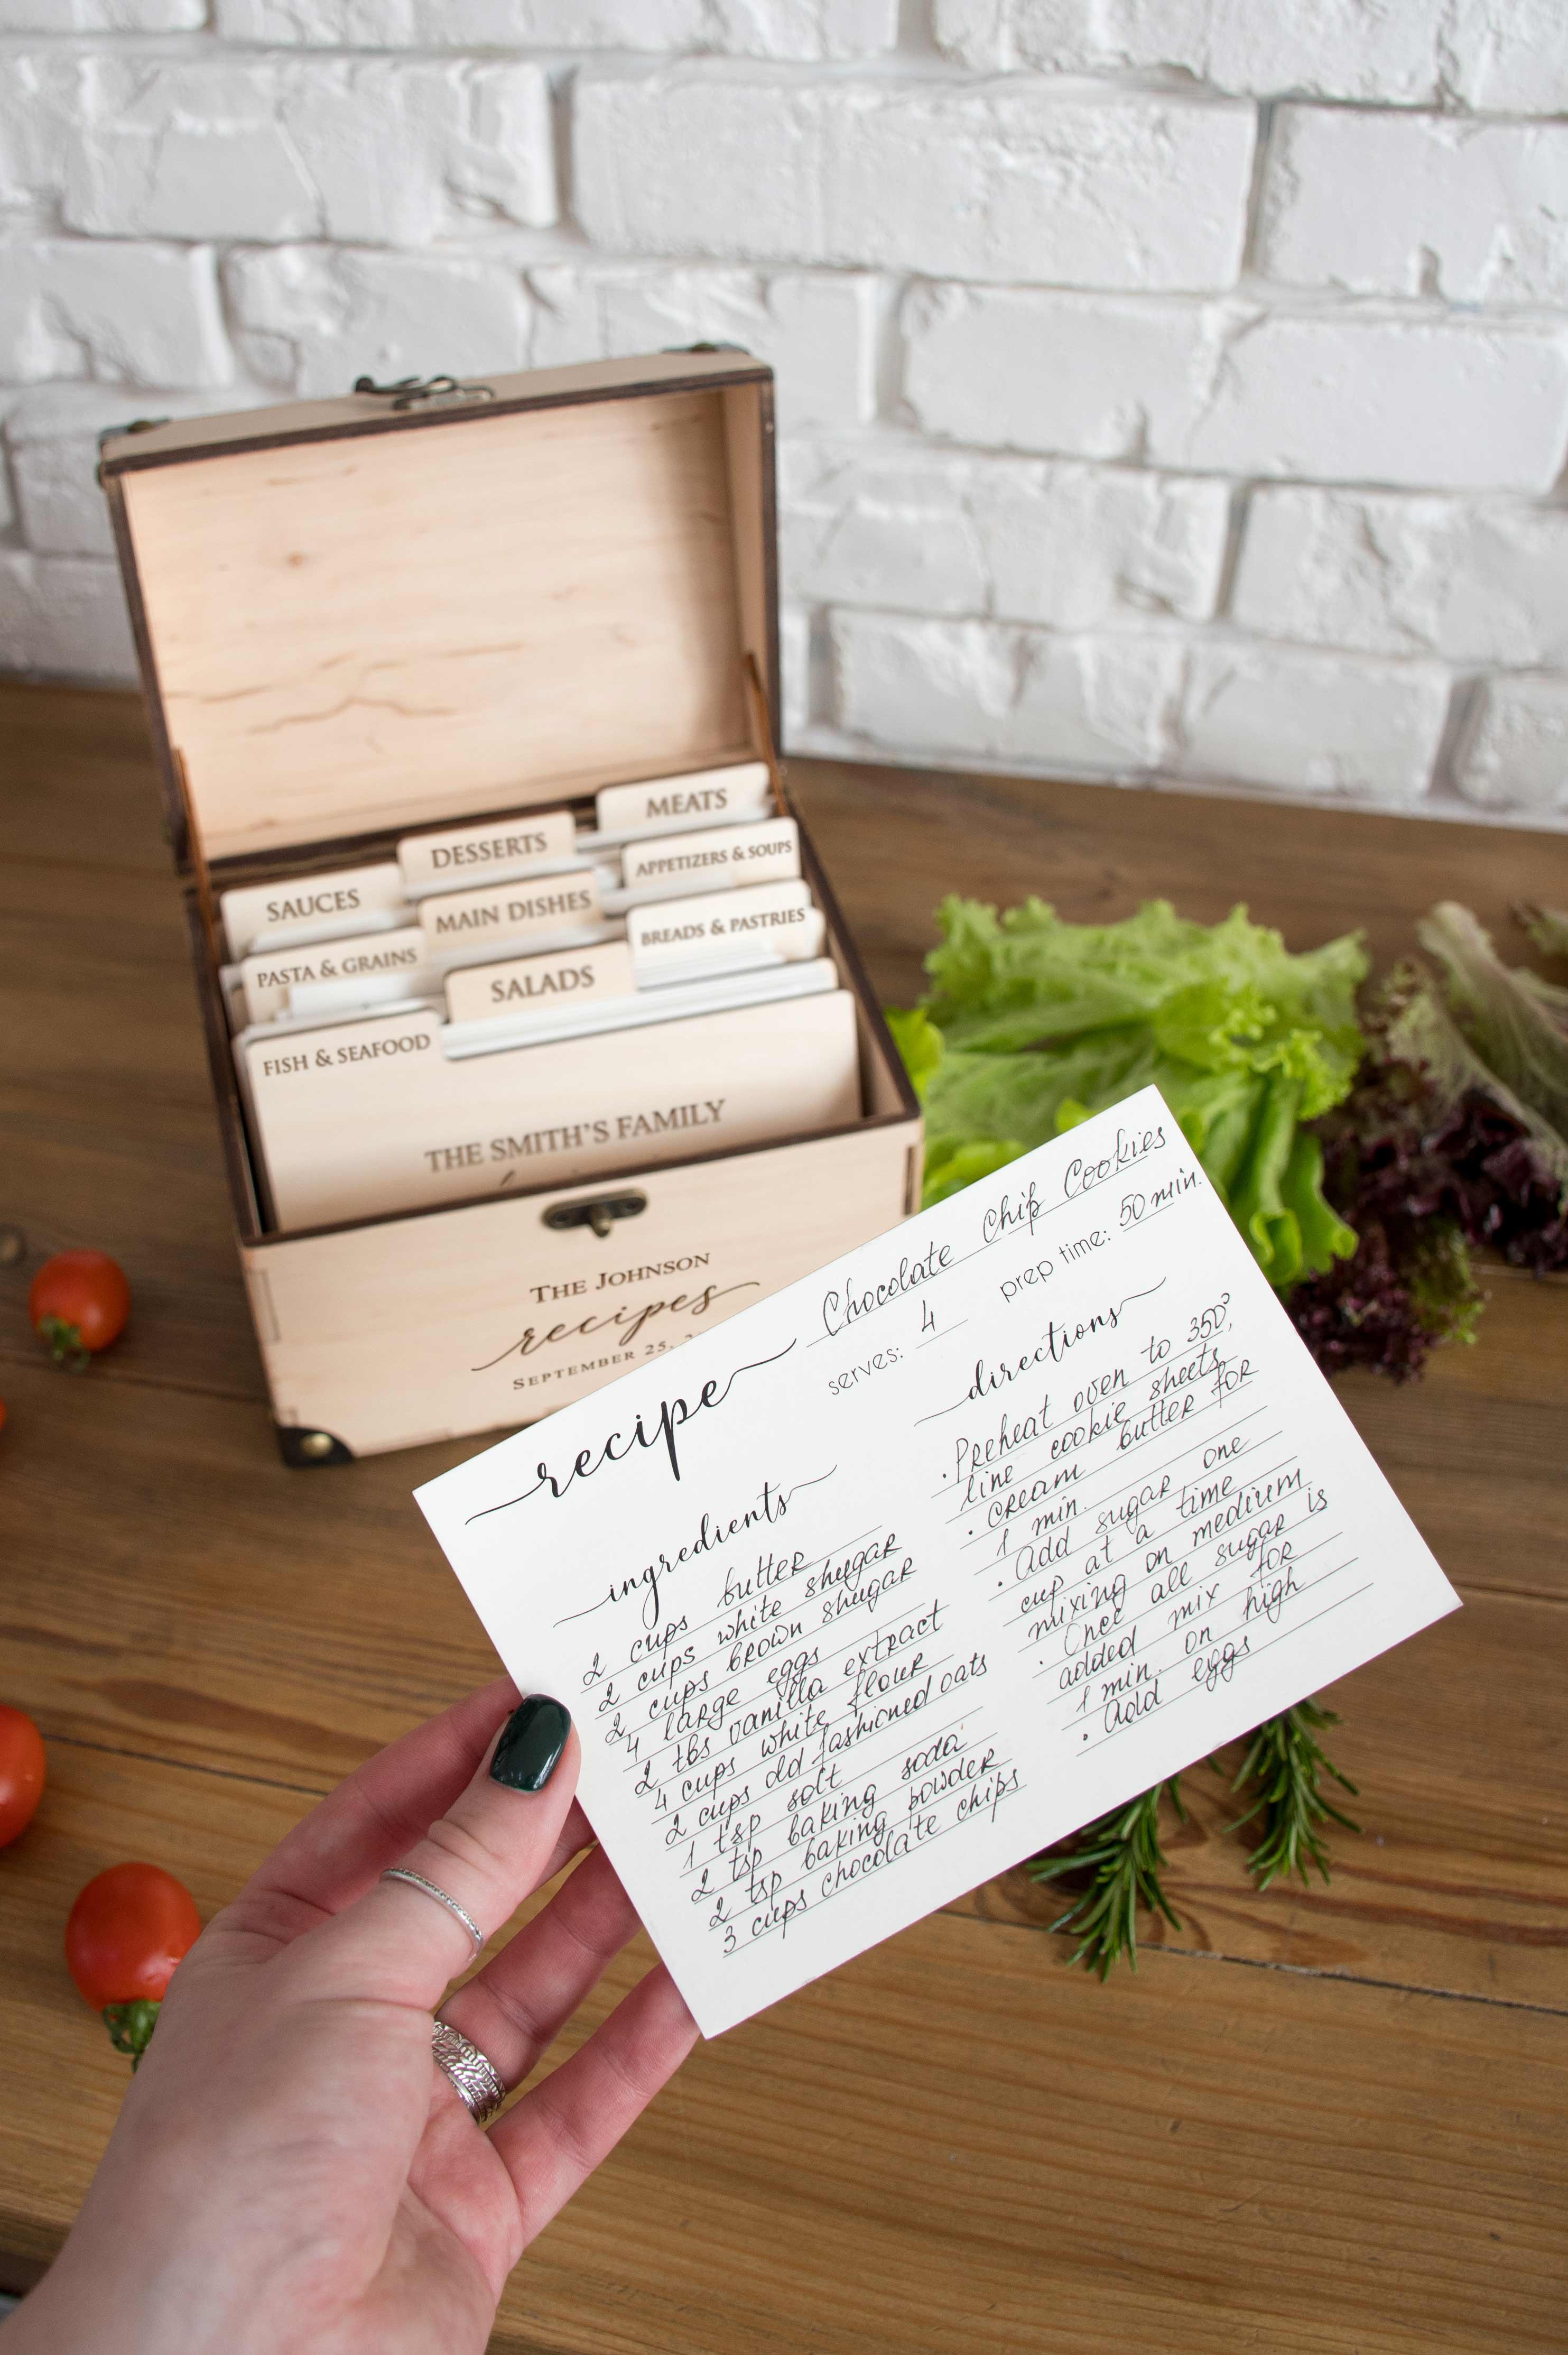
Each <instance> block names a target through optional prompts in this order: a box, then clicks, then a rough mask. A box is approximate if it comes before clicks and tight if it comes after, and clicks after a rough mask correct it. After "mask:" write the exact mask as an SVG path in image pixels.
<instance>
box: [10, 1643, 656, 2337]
mask: <svg viewBox="0 0 1568 2355" xmlns="http://www.w3.org/2000/svg"><path fill="white" fill-rule="evenodd" d="M516 1700H517V1695H516V1691H515V1689H514V1687H513V1686H512V1685H511V1684H510V1683H509V1682H507V1681H505V1680H503V1681H501V1682H498V1683H496V1684H493V1685H490V1686H488V1687H487V1688H486V1689H484V1690H483V1691H482V1692H478V1693H475V1694H473V1695H472V1696H471V1698H470V1699H469V1700H465V1701H461V1702H460V1703H459V1704H458V1706H457V1707H456V1708H455V1709H452V1710H448V1712H447V1714H446V1715H445V1716H444V1717H440V1718H437V1719H436V1720H435V1721H433V1722H432V1723H430V1724H429V1725H426V1726H422V1727H420V1728H419V1730H418V1732H414V1733H410V1734H408V1735H406V1736H405V1737H404V1739H403V1740H402V1741H401V1742H394V1743H393V1745H392V1747H391V1748H390V1749H389V1750H385V1751H383V1752H382V1753H381V1754H380V1756H379V1757H377V1758H373V1759H372V1760H371V1761H370V1763H369V1764H367V1765H366V1766H363V1767H361V1769H360V1770H359V1772H358V1773H357V1774H354V1775H352V1776H351V1777H350V1778H349V1780H348V1781H347V1782H346V1783H344V1785H342V1786H341V1787H340V1788H339V1789H338V1790H336V1791H334V1793H333V1795H332V1796H331V1797H330V1798H328V1799H325V1800H323V1803H322V1805H321V1806H319V1807H317V1808H316V1809H315V1810H314V1811H313V1813H312V1814H311V1815H308V1816H307V1817H305V1818H304V1820H303V1822H302V1823H301V1824H299V1825H298V1826H297V1827H296V1828H295V1829H294V1830H293V1831H292V1832H291V1833H290V1835H289V1837H288V1838H287V1839H285V1840H284V1841H283V1842H282V1844H281V1846H280V1847H279V1848H278V1849H276V1850H275V1851H274V1853H273V1854H272V1855H271V1856H270V1858H269V1859H268V1860H267V1862H266V1863H265V1864H264V1865H263V1866H262V1867H261V1870H260V1871H259V1872H258V1873H257V1875H256V1877H255V1879H254V1880H253V1881H251V1882H250V1883H249V1887H248V1888H246V1889H245V1890H244V1891H242V1892H241V1893H240V1895H239V1896H238V1898H236V1900H235V1901H234V1902H233V1904H232V1905H229V1906H228V1907H226V1908H225V1910H224V1911H223V1912H222V1913H219V1914H218V1915H217V1917H216V1919H215V1920H214V1921H213V1922H211V1923H209V1924H208V1926H207V1930H206V1931H205V1932H204V1933H203V1934H202V1937H201V1938H200V1940H199V1941H198V1942H197V1944H196V1945H195V1946H194V1947H193V1948H192V1949H191V1952H190V1953H189V1955H186V1957H185V1961H184V1962H183V1963H182V1964H181V1965H180V1967H179V1969H178V1971H177V1972H176V1973H175V1978H174V1980H173V1983H172V1984H171V1986H170V1988H169V1992H168V1995H167V1997H166V1998H165V1999H164V2009H163V2012H162V2014H161V2016H160V2018H159V2021H158V2027H157V2031H156V2033H155V2035H154V2038H153V2041H152V2043H151V2045H150V2047H149V2048H148V2051H147V2054H146V2057H145V2059H144V2061H143V2063H142V2066H141V2069H140V2070H139V2072H138V2073H137V2075H136V2077H135V2079H134V2080H133V2082H132V2085H131V2087H130V2090H129V2092H128V2093H127V2095H126V2098H125V2105H124V2108H123V2110H122V2114H121V2116H120V2120H119V2123H118V2125H117V2126H116V2127H115V2129H114V2133H113V2135H112V2137H111V2140H110V2144H109V2147H108V2150H107V2152H106V2153H105V2155H104V2158H103V2163H102V2165H101V2168H100V2169H99V2171H98V2174H97V2176H96V2178H95V2179H94V2181H93V2184H92V2187H91V2189H90V2191H89V2193H88V2196H87V2199H86V2200H85V2202H84V2203H83V2206H82V2211H81V2215H80V2217H79V2221H78V2222H77V2225H76V2227H75V2229H74V2231H73V2232H72V2233H71V2235H70V2238H69V2241H68V2242H67V2243H66V2245H65V2248H64V2250H63V2251H62V2252H61V2254H60V2256H59V2258H58V2260H57V2262H56V2264H55V2265H54V2267H53V2268H52V2269H51V2271H50V2272H49V2273H48V2275H46V2277H45V2279H44V2280H43V2282H41V2283H40V2285H39V2286H38V2287H37V2289H36V2290H35V2291H34V2292H33V2294H32V2296H30V2297H28V2298H27V2299H26V2301H25V2302H24V2304H23V2305H22V2307H20V2308H19V2309H18V2311H17V2313H16V2316H15V2318H14V2319H13V2320H12V2321H11V2322H10V2323H9V2324H8V2325H7V2326H6V2335H5V2342H4V2344H5V2355H25V2350H30V2349H32V2348H34V2347H35V2346H36V2347H37V2350H40V2355H41V2350H46V2349H47V2350H49V2355H61V2350H64V2349H66V2348H69V2349H70V2350H72V2355H100V2350H102V2355H111V2350H112V2355H168V2350H170V2349H172V2348H177V2349H178V2350H179V2355H209V2350H210V2355H220V2350H221V2355H251V2350H253V2355H329V2350H330V2355H360V2350H364V2355H404V2350H408V2355H423V2350H429V2355H465V2350H476V2355H477V2350H482V2348H483V2347H484V2344H485V2342H486V2339H488V2337H489V2334H490V2328H491V2323H492V2320H493V2316H494V2312H495V2305H496V2300H497V2298H498V2297H499V2296H500V2293H501V2287H502V2285H503V2282H504V2281H505V2279H506V2275H507V2274H508V2273H509V2272H510V2270H511V2268H512V2267H513V2265H514V2264H516V2262H517V2259H518V2257H519V2256H520V2255H521V2254H522V2252H523V2251H524V2248H526V2246H527V2245H528V2243H529V2242H530V2241H531V2240H532V2239H533V2238H534V2235H535V2233H536V2232H539V2231H540V2230H541V2229H542V2228H543V2227H544V2226H545V2225H546V2223H548V2222H549V2221H550V2218H551V2217H552V2216H554V2215H555V2213H556V2210H557V2209H558V2208H560V2207H561V2206H562V2205H563V2203H564V2202H565V2201H566V2200H568V2199H570V2197H571V2195H572V2193H573V2192H574V2191H575V2190H577V2186H578V2184H579V2183H581V2182H582V2180H583V2179H584V2177H585V2176H586V2175H588V2174H589V2173H590V2172H591V2170H592V2169H594V2168H595V2167H597V2166H598V2164H599V2160H600V2159H601V2158H603V2157H604V2156H605V2154H606V2152H607V2151H609V2150H610V2149H611V2148H612V2147H613V2146H614V2145H615V2143H616V2142H617V2141H619V2139H620V2137H621V2136H622V2135H623V2134H624V2133H625V2131H626V2129H627V2127H628V2126H630V2124H631V2122H632V2120H633V2119H634V2118H635V2117H636V2116H637V2115H638V2114H639V2113H640V2112H641V2109H642V2108H643V2107H644V2105H646V2104H647V2103H648V2102H649V2101H650V2100H651V2099H652V2096H653V2094H656V2093H657V2092H658V2090H659V2088H660V2086H661V2085H662V2084H663V2083H664V2082H665V2080H666V2079H667V2078H668V2077H670V2076H671V2075H672V2074H673V2072H674V2070H676V2069H677V2068H678V2067H679V2066H680V2063H681V2062H682V2061H683V2059H684V2058H685V2055H686V2053H687V2052H688V2051H690V2050H691V2047H692V2045H693V2043H694V2041H695V2038H696V2032H697V2031H696V2029H695V2026H694V2023H693V2020H692V2018H691V2015H690V2013H689V2012H688V2011H687V2009H686V2008H685V2006H684V2004H683V2002H682V2000H681V1998H680V1997H679V1995H678V1994H677V1993H676V1991H675V1987H674V1985H673V1981H672V1980H671V1978H670V1977H669V1974H668V1972H666V1971H665V1970H663V1969H662V1968H660V1969H657V1970H654V1971H652V1972H651V1973H650V1974H649V1976H648V1977H646V1978H644V1979H643V1980H642V1981H641V1985H640V1986H638V1987H635V1988H634V1989H633V1991H632V1992H631V1994H630V1995H629V1996H628V1997H626V1998H625V1999H624V2001H623V2002H622V2003H621V2004H620V2006H619V2008H618V2009H616V2010H615V2011H614V2012H612V2013H611V2015H610V2017H609V2019H607V2020H605V2021H604V2023H603V2025H602V2026H601V2027H599V2029H598V2030H596V2031H595V2033H594V2034H593V2035H592V2036H591V2037H590V2038H589V2039H588V2041H587V2043H586V2044H584V2045H583V2046H581V2048H580V2049H579V2050H578V2051H577V2052H575V2053H574V2054H573V2055H572V2057H571V2058H570V2059H569V2060H568V2061H567V2062H563V2064H562V2065H561V2067H560V2068H558V2069H557V2070H556V2071H555V2073H553V2074H552V2075H551V2076H549V2077H546V2079H544V2081H543V2082H542V2083H540V2084H539V2085H538V2086H537V2087H535V2090H534V2091H533V2092H532V2093H531V2094H527V2095H526V2096H525V2097H524V2099H523V2100H522V2101H520V2102H517V2103H514V2105H513V2106H512V2108H511V2109H510V2110H509V2111H507V2112H506V2114H505V2115H503V2116H502V2117H501V2118H500V2119H498V2120H497V2122H496V2123H495V2125H494V2126H493V2127H492V2128H491V2130H490V2131H489V2132H488V2133H483V2132H482V2131H481V2130H480V2128H479V2127H478V2126H476V2125H475V2124H474V2121H473V2119H472V2118H471V2116H470V2115H469V2113H468V2111H467V2110H466V2109H465V2108H464V2107H463V2105H462V2104H461V2101H460V2100H459V2098H458V2096H457V2094H455V2093H454V2092H453V2090H452V2088H451V2086H450V2083H449V2082H448V2080H447V2078H446V2076H445V2074H444V2073H443V2072H442V2071H441V2070H440V2069H439V2068H437V2067H436V2066H435V2064H434V2062H432V2060H431V2057H430V2015H431V2013H432V2011H433V2010H434V2009H435V2007H436V2006H437V2004H439V2003H440V1999H441V1996H442V1994H443V1991H444V1990H445V1988H446V1987H447V1986H448V1984H449V1983H450V1980H452V1979H453V1978H454V1977H456V1976H457V1975H458V1974H459V1973H460V1972H461V1971H462V1970H465V1969H466V1968H467V1967H468V1966H469V1963H470V1962H471V1958H472V1954H473V1947H472V1942H471V1939H470V1937H469V1935H468V1933H467V1931H466V1930H465V1929H464V1928H463V1926H462V1924H461V1922H460V1921H459V1920H458V1919H457V1918H456V1916H455V1915H454V1914H452V1913H449V1912H448V1910H447V1909H446V1907H445V1906H443V1905H441V1904H439V1903H438V1902H436V1901H435V1900H434V1899H433V1898H430V1897H428V1896H426V1895H425V1894H424V1893H423V1892H422V1891H419V1890H418V1889H415V1888H412V1887H410V1886H409V1885H408V1883H406V1882H401V1881H382V1880H381V1879H380V1878H379V1876H380V1874H381V1873H382V1872H383V1871H384V1870H386V1868H387V1866H389V1865H394V1864H402V1865H406V1866H408V1868H410V1869H411V1870H413V1871H416V1872H418V1873H420V1874H421V1875H423V1877H424V1878H425V1879H426V1880H427V1881H434V1882H435V1883H436V1884H437V1885H438V1886H439V1887H440V1888H441V1889H444V1890H445V1891H447V1893H448V1894H449V1896H450V1897H452V1898H454V1899H455V1900H456V1901H457V1902H458V1903H459V1904H460V1905H461V1906H462V1907H463V1908H464V1909H465V1911H466V1912H467V1913H470V1914H471V1916H472V1917H473V1919H474V1921H475V1922H476V1923H478V1924H479V1925H480V1927H481V1928H482V1930H484V1931H486V1932H489V1931H492V1930H494V1929H497V1928H499V1927H500V1926H501V1924H502V1923H504V1922H506V1921H507V1920H508V1919H509V1918H510V1916H511V1914H512V1913H514V1910H515V1908H516V1907H517V1906H518V1904H520V1903H521V1902H522V1900H523V1899H524V1897H526V1896H527V1895H528V1893H529V1891H531V1890H534V1889H535V1888H537V1887H538V1885H539V1884H540V1882H541V1881H546V1880H548V1879H549V1877H550V1876H551V1874H552V1873H555V1872H557V1871H559V1870H560V1869H561V1867H562V1866H563V1865H564V1864H565V1863H567V1860H568V1859H570V1858H571V1857H573V1856H575V1855H576V1854H577V1851H578V1850H579V1849H583V1848H585V1847H587V1846H588V1844H589V1842H590V1840H591V1838H592V1835H591V1833H590V1832H589V1830H588V1824H587V1822H586V1820H585V1818H584V1817H583V1814H582V1810H581V1809H580V1808H579V1807H578V1806H577V1805H576V1804H575V1802H574V1796H573V1794H574V1792H575V1789H576V1785H577V1763H578V1748H577V1736H576V1734H575V1733H569V1734H568V1736H567V1742H566V1747H565V1749H564V1751H563V1752H562V1753H561V1754H560V1757H559V1763H558V1764H556V1765H555V1767H554V1770H553V1772H549V1774H548V1779H547V1780H546V1781H545V1783H544V1785H543V1787H542V1788H539V1789H537V1790H528V1789H526V1788H519V1787H517V1784H518V1783H519V1782H522V1783H524V1784H526V1783H527V1782H529V1781H530V1780H532V1779H534V1778H535V1776H536V1774H537V1773H538V1770H539V1768H540V1766H541V1765H544V1764H546V1761H547V1756H548V1753H549V1751H550V1750H551V1749H553V1748H554V1747H556V1744H555V1743H554V1742H549V1741H546V1742H545V1744H544V1752H545V1756H544V1757H541V1756H540V1755H539V1754H538V1753H539V1751H540V1743H539V1741H538V1739H537V1736H538V1733H539V1732H540V1730H541V1727H540V1721H541V1717H543V1720H544V1724H543V1730H544V1732H546V1734H547V1733H548V1732H549V1731H550V1719H549V1713H548V1711H547V1710H546V1711H545V1712H540V1711H535V1712H534V1715H533V1721H532V1722H533V1729H534V1733H535V1739H534V1741H533V1742H532V1743H530V1742H528V1740H527V1739H526V1731H527V1721H524V1736H525V1738H524V1742H523V1744H522V1747H523V1751H524V1756H523V1759H522V1762H521V1767H519V1764H518V1762H517V1760H516V1758H515V1756H514V1759H513V1764H512V1769H511V1771H512V1774H513V1781H512V1783H511V1784H510V1785H508V1784H506V1783H503V1782H501V1781H498V1780H494V1779H493V1778H492V1775H491V1773H490V1760H491V1756H492V1753H493V1750H494V1749H495V1746H496V1740H497V1736H498V1735H499V1734H500V1733H501V1732H502V1731H503V1727H505V1726H506V1724H507V1721H508V1716H509V1712H511V1711H513V1710H514V1705H515V1703H516ZM520 1714H521V1712H519V1715H520ZM563 1718H564V1712H561V1713H560V1714H559V1715H558V1716H557V1717H556V1720H555V1724H556V1726H557V1727H558V1726H559V1724H560V1723H561V1721H562V1719H563ZM530 1750H531V1751H532V1753H533V1755H532V1756H530V1755H529V1754H528V1753H529V1752H530ZM501 1764H502V1768H503V1771H504V1770H505V1767H506V1759H505V1755H504V1754H503V1760H502V1762H501ZM636 1927H637V1922H636V1916H635V1915H634V1914H633V1913H632V1910H631V1906H630V1901H629V1900H628V1898H627V1896H626V1893H625V1891H624V1890H623V1889H622V1888H621V1886H620V1881H618V1880H617V1879H616V1877H615V1875H614V1873H613V1872H612V1871H611V1870H610V1869H609V1863H608V1862H607V1860H606V1859H605V1858H604V1856H603V1855H602V1853H600V1852H598V1851H596V1852H595V1853H594V1854H593V1855H591V1856H589V1857H588V1858H587V1859H585V1861H584V1862H583V1863H582V1864H581V1865H580V1866H579V1867H578V1868H577V1870H576V1871H575V1872H574V1873H573V1874H572V1875H571V1876H570V1878H569V1879H568V1880H567V1881H566V1882H565V1883H564V1884H563V1886H562V1888H561V1889H560V1890H559V1891H557V1893H556V1896H555V1898H554V1899H553V1900H552V1901H551V1902H550V1903H549V1905H547V1906H546V1908H545V1909H544V1911H543V1912H542V1913H538V1914H537V1915H535V1918H534V1920H533V1921H531V1922H530V1923H528V1924H527V1925H526V1926H525V1927H524V1929H523V1930H521V1931H519V1933H518V1934H517V1935H516V1936H515V1937H514V1939H513V1940H512V1942H511V1944H510V1945H507V1946H506V1947H504V1948H503V1950H502V1952H501V1953H499V1954H498V1955H495V1956H494V1957H493V1960H492V1961H490V1962H489V1963H488V1964H487V1965H486V1966H485V1967H484V1968H483V1970H482V1971H481V1972H480V1973H479V1975H478V1977H476V1978H474V1979H472V1980H471V1981H470V1983H469V1984H468V1986H467V1987H463V1988H462V1989H461V1990H460V1992H459V1993H457V1994H456V1995H454V1996H453V1997H452V1998H450V2001H449V2002H447V2003H446V2004H444V2005H443V2006H442V2017H443V2018H445V2019H450V2021H451V2023H452V2025H453V2026H454V2027H456V2028H459V2029H461V2030H462V2032H463V2034H464V2035H465V2036H467V2037H468V2038H469V2039H470V2040H471V2041H472V2042H473V2043H474V2044H476V2045H477V2046H478V2047H479V2049H480V2050H481V2051H482V2052H483V2053H485V2054H486V2055H487V2056H488V2058H489V2059H490V2060H491V2062H493V2065H494V2067H495V2068H496V2070H497V2071H498V2072H499V2073H500V2075H501V2077H502V2079H503V2083H505V2084H506V2085H507V2086H508V2087H511V2086H513V2085H515V2084H517V2083H519V2082H520V2081H521V2080H522V2079H523V2078H524V2077H525V2076H526V2075H527V2074H528V2072H529V2071H530V2070H531V2069H532V2068H533V2066H534V2064H535V2062H536V2061H537V2060H538V2058H539V2056H540V2055H541V2054H542V2053H543V2052H544V2051H545V2050H546V2047H547V2046H548V2045H549V2044H550V2043H551V2041H552V2040H553V2039H554V2038H555V2036H556V2032H557V2030H559V2029H560V2028H561V2027H562V2026H563V2025H564V2024H565V2023H566V2021H567V2020H568V2019H570V2018H571V2016H572V2014H573V2012H574V2011H575V2010H576V2009H577V2006H578V2004H579V2003H580V2002H581V2001H582V1999H583V1998H584V1997H585V1996H586V1995H587V1994H588V1990H589V1989H590V1988H591V1987H593V1985H594V1983H595V1981H596V1980H597V1979H598V1978H599V1975H600V1973H601V1972H602V1971H603V1970H604V1968H605V1966H606V1965H607V1964H608V1963H609V1961H610V1959H611V1958H612V1956H614V1955H616V1954H618V1953H619V1952H620V1948H621V1947H622V1946H623V1945H625V1944H626V1942H627V1940H628V1939H629V1938H630V1936H631V1934H632V1933H633V1931H634V1930H635V1929H636ZM29 2334H31V2335H29Z"/></svg>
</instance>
